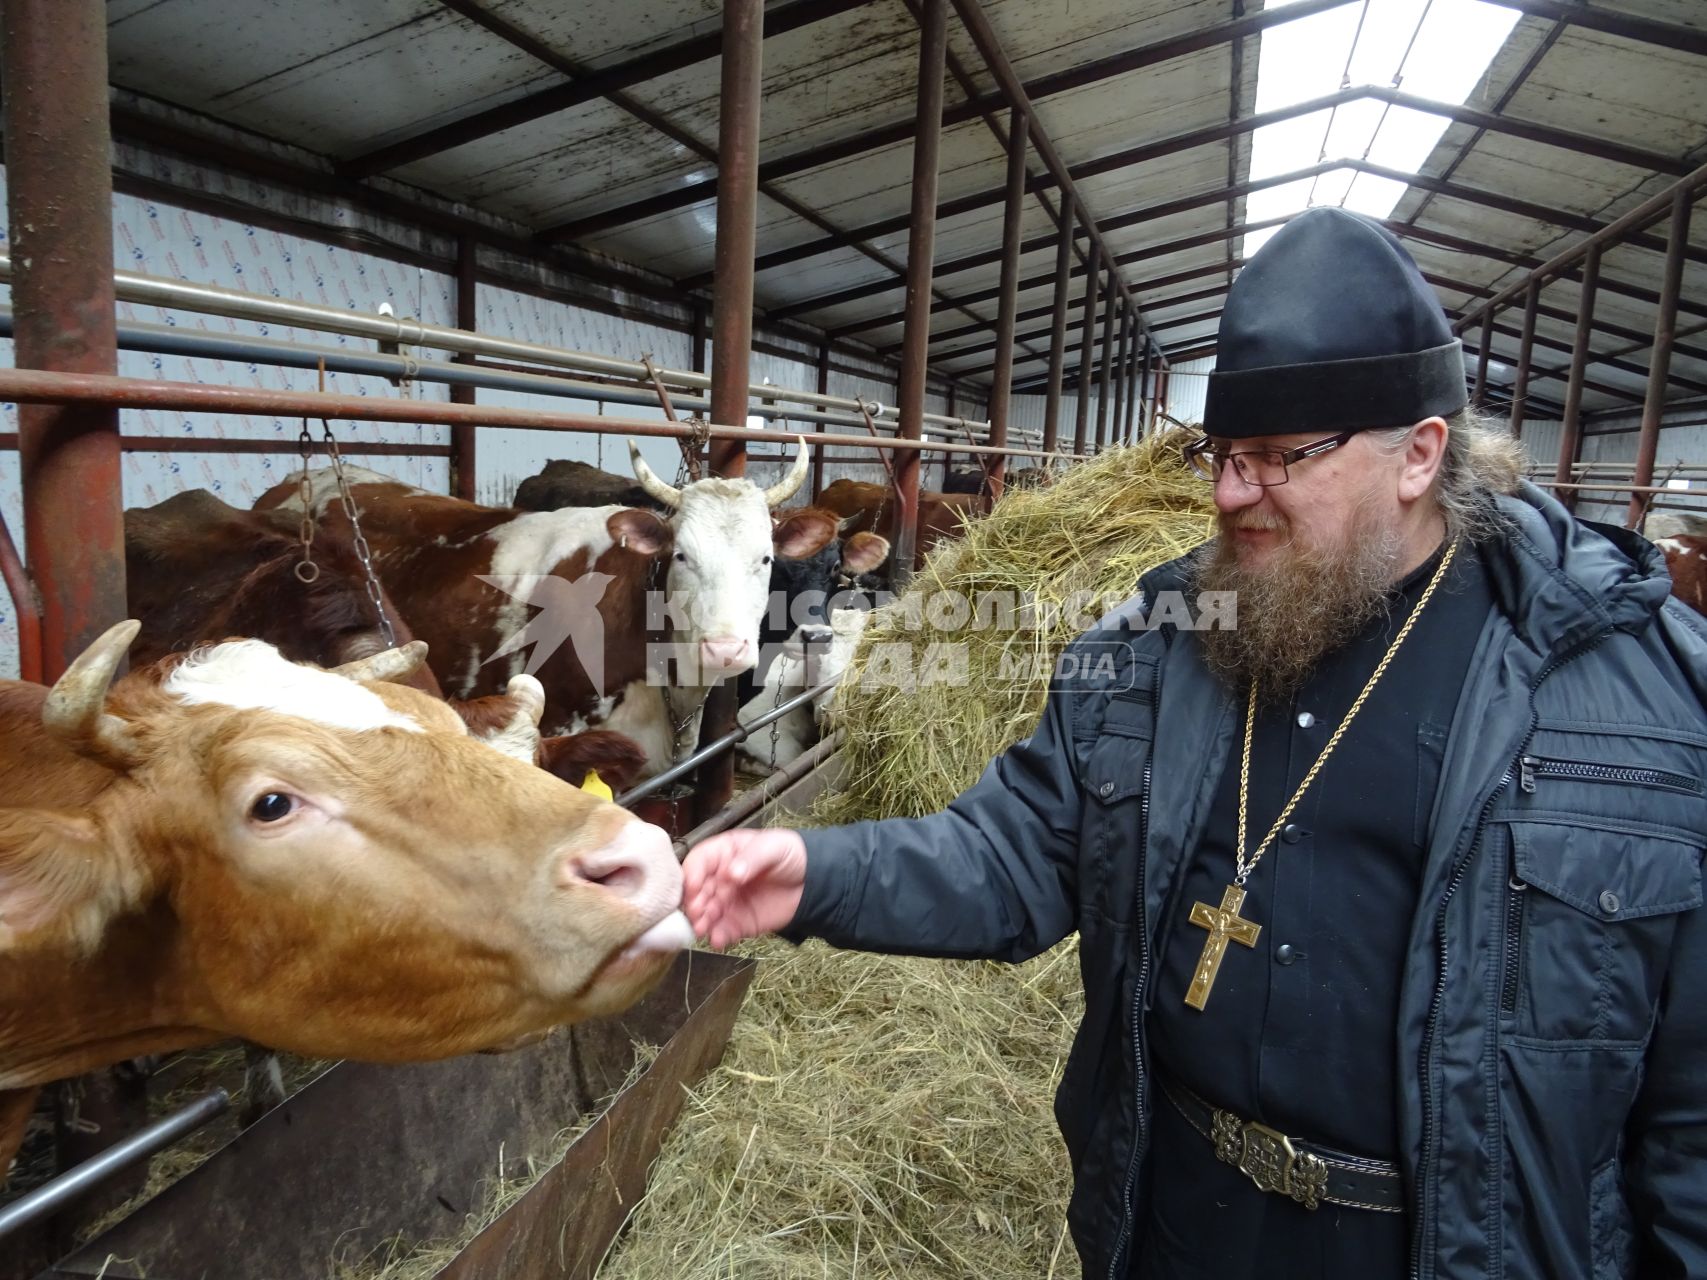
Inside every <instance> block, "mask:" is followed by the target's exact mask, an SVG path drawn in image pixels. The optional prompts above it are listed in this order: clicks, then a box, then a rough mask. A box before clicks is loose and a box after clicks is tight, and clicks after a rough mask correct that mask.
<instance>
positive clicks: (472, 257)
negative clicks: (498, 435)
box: [450, 235, 480, 502]
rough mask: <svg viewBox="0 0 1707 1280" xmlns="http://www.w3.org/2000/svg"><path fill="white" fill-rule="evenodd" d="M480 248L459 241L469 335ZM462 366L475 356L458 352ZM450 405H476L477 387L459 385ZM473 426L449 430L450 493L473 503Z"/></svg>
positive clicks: (462, 314) (460, 317) (463, 325)
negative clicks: (475, 392) (475, 391)
mask: <svg viewBox="0 0 1707 1280" xmlns="http://www.w3.org/2000/svg"><path fill="white" fill-rule="evenodd" d="M478 254H479V247H478V245H477V244H476V243H475V240H474V237H473V236H470V235H461V236H458V237H457V238H456V327H457V328H458V329H467V330H469V331H470V332H472V331H473V330H475V329H476V328H478V327H479V324H480V307H479V304H478V300H479V296H480V280H479V275H478V273H477V266H476V264H477V262H478ZM454 358H455V360H456V361H457V363H459V364H473V363H474V356H473V355H472V354H470V353H469V352H466V351H459V352H458V353H457V354H456V356H455V357H454ZM450 398H451V403H453V404H473V403H474V388H473V387H469V386H464V385H462V384H460V383H459V384H457V385H456V386H453V387H452V388H451V389H450ZM476 430H477V428H476V427H475V426H474V424H473V423H464V424H462V425H460V426H455V427H452V428H451V429H450V491H451V494H452V496H454V497H458V498H462V499H464V500H465V501H468V502H473V501H474V476H475V470H476V459H477V458H478V456H479V454H478V451H477V446H476V443H475V431H476Z"/></svg>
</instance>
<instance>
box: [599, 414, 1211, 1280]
mask: <svg viewBox="0 0 1707 1280" xmlns="http://www.w3.org/2000/svg"><path fill="white" fill-rule="evenodd" d="M1179 442H1180V435H1179V433H1175V434H1173V435H1171V436H1170V437H1166V438H1164V439H1162V440H1160V441H1153V442H1149V443H1147V444H1145V445H1142V446H1138V447H1135V448H1131V449H1123V450H1117V451H1114V452H1112V453H1108V454H1105V455H1103V456H1101V457H1099V458H1097V459H1095V460H1092V461H1089V462H1087V463H1084V464H1082V465H1080V466H1076V467H1074V468H1072V469H1071V470H1070V471H1069V472H1068V473H1067V474H1066V475H1065V476H1063V477H1062V479H1061V480H1060V482H1059V483H1057V484H1056V485H1055V486H1053V487H1051V488H1049V489H1039V490H1031V491H1024V492H1016V493H1013V494H1010V495H1008V496H1005V497H1004V498H1003V499H1002V500H1001V502H999V503H998V504H997V505H996V508H995V510H994V511H993V512H992V513H991V514H990V516H989V517H988V518H987V519H984V520H981V521H979V522H977V523H976V524H974V525H973V526H972V528H971V529H970V530H969V532H968V533H967V535H966V537H965V538H964V539H963V540H961V541H958V542H955V543H945V544H943V545H942V546H941V547H939V548H937V549H936V550H935V551H934V552H933V553H932V555H931V557H930V559H929V560H928V561H927V563H926V566H925V568H924V570H923V572H922V573H921V574H920V575H919V576H918V577H917V578H916V579H915V580H914V585H913V588H912V591H913V592H932V591H937V590H940V589H953V590H956V591H959V592H962V593H964V594H967V595H969V596H974V595H976V594H978V593H979V592H982V591H987V590H1002V589H1012V590H1023V591H1028V592H1031V593H1032V594H1033V595H1034V596H1035V597H1036V598H1038V599H1039V600H1041V601H1043V602H1046V603H1059V602H1061V601H1063V600H1066V599H1068V598H1069V597H1071V596H1072V595H1073V594H1074V593H1075V592H1080V591H1084V592H1087V593H1091V594H1094V595H1096V596H1099V597H1101V596H1106V597H1109V598H1112V599H1124V598H1125V597H1127V596H1129V595H1130V594H1131V593H1132V591H1133V590H1134V589H1135V586H1136V583H1137V580H1138V577H1139V576H1140V575H1141V574H1142V573H1143V572H1144V571H1145V570H1147V569H1149V568H1151V567H1152V566H1153V565H1156V564H1159V563H1161V562H1163V561H1165V560H1168V559H1171V558H1173V557H1174V556H1177V555H1180V554H1182V553H1183V552H1185V551H1187V550H1189V549H1190V548H1191V547H1192V546H1194V545H1196V544H1197V543H1198V542H1200V541H1202V540H1203V539H1204V538H1205V537H1206V536H1208V535H1209V533H1210V531H1211V527H1212V513H1213V508H1212V507H1211V505H1210V502H1209V491H1208V486H1206V485H1204V484H1203V483H1202V482H1201V481H1199V480H1197V479H1195V478H1193V477H1192V476H1191V475H1190V474H1189V473H1188V472H1187V471H1186V470H1185V467H1184V464H1183V463H1182V462H1181V461H1180V460H1179V451H1178V447H1179ZM910 594H911V593H910ZM905 603H906V602H905V599H903V601H900V602H897V604H896V605H893V606H888V610H889V611H897V610H899V609H901V608H903V607H904V606H905ZM874 621H876V619H874ZM1076 630H1077V628H1075V627H1074V626H1073V625H1072V620H1071V619H1067V618H1062V619H1061V620H1060V621H1059V622H1058V623H1057V624H1056V625H1053V626H1051V627H1049V628H1046V629H1044V630H1041V631H1036V632H1031V633H1024V632H1018V633H1016V632H1005V631H998V630H995V629H986V630H983V631H973V632H967V633H960V632H957V633H956V634H955V636H954V639H956V640H964V641H965V642H966V644H967V646H968V649H969V669H970V673H971V676H972V683H971V684H970V685H959V686H951V685H948V684H944V685H941V686H931V685H925V686H920V687H915V688H913V689H910V690H909V689H905V688H899V687H894V686H884V685H876V686H873V687H862V686H861V684H860V680H859V676H858V673H859V671H860V670H861V667H860V664H861V663H862V662H863V661H865V660H866V659H867V658H868V656H869V655H868V649H869V646H870V645H871V644H872V643H873V642H874V641H878V640H882V641H887V642H894V641H896V640H906V641H908V642H910V643H911V644H913V646H914V647H915V651H916V652H918V653H922V652H923V650H924V649H925V648H926V647H927V646H928V645H929V644H930V643H932V642H933V641H934V640H938V639H941V638H942V636H941V633H940V630H938V629H932V628H928V627H927V628H926V629H924V630H922V631H917V632H905V631H895V630H893V629H892V630H891V631H889V632H887V633H885V632H884V631H882V630H881V629H880V630H878V631H875V632H874V631H872V630H869V629H868V631H867V633H866V637H865V639H864V641H862V644H861V651H860V655H859V656H858V657H856V659H855V667H854V668H853V669H851V670H850V672H849V675H848V677H847V678H846V682H845V683H844V685H843V692H842V694H841V695H840V696H839V699H838V710H837V714H836V717H835V718H836V723H837V724H838V725H839V726H840V727H842V728H843V729H844V730H845V731H846V733H847V739H848V740H847V745H846V746H845V747H844V748H843V752H842V755H843V756H844V757H845V758H847V760H848V761H849V764H850V766H851V767H850V769H849V771H848V778H847V786H846V790H845V791H843V792H842V793H840V794H837V795H834V796H830V797H827V798H826V800H825V801H824V802H821V803H820V805H819V806H818V808H817V810H815V812H814V815H813V821H814V822H817V821H823V822H836V821H850V820H853V819H855V818H881V817H889V816H893V815H899V814H920V813H928V812H932V811H935V810H936V809H939V808H940V807H941V806H942V805H943V804H945V803H946V802H947V801H948V800H950V799H952V798H953V797H954V796H955V795H956V794H957V793H958V792H959V791H961V790H962V789H963V788H964V787H965V786H966V785H967V784H968V783H970V782H971V781H973V780H974V779H975V778H976V777H977V775H978V773H979V772H980V771H981V770H982V768H983V767H984V765H985V764H986V763H987V762H988V761H989V759H990V758H991V757H992V756H994V755H996V754H997V753H998V752H1000V751H1001V750H1002V749H1003V748H1005V747H1007V746H1009V745H1010V744H1012V743H1013V742H1014V741H1015V740H1017V739H1018V738H1019V737H1021V736H1023V735H1024V734H1026V733H1027V732H1029V731H1030V729H1031V727H1032V725H1033V724H1034V722H1035V721H1036V718H1037V714H1038V712H1039V710H1040V709H1041V706H1042V701H1043V696H1044V685H1043V683H1042V681H1041V680H1038V681H1034V682H1031V683H1022V684H1018V685H1015V684H1008V685H1006V686H1004V687H994V682H990V683H991V686H992V687H981V686H980V685H979V683H978V679H979V676H980V674H981V673H988V672H993V671H996V670H998V669H999V667H1000V664H1001V661H1002V653H1003V651H1004V650H1007V649H1009V647H1010V646H1012V647H1017V648H1019V649H1022V650H1026V651H1027V652H1029V651H1031V650H1032V649H1035V650H1038V651H1042V652H1044V653H1046V654H1047V655H1048V657H1050V658H1053V656H1054V655H1055V654H1057V653H1059V652H1060V650H1061V649H1062V648H1063V647H1064V646H1065V645H1066V643H1067V642H1068V641H1069V640H1071V639H1072V637H1073V635H1074V634H1076ZM1045 666H1047V663H1046V664H1045ZM1076 944H1077V940H1076V939H1074V938H1070V939H1068V940H1067V941H1065V942H1063V943H1062V944H1061V945H1060V946H1058V947H1056V948H1054V949H1053V950H1051V951H1050V952H1048V953H1047V954H1045V955H1042V956H1039V957H1037V958H1036V959H1034V960H1032V961H1030V962H1028V963H1026V964H1023V965H1019V966H1009V965H1003V964H996V963H956V962H946V961H940V960H919V959H911V958H901V957H890V956H873V955H863V954H859V953H854V952H841V951H836V950H833V949H831V948H829V947H827V946H824V945H822V944H819V943H816V942H814V943H808V944H807V945H805V946H803V947H800V948H794V947H792V946H790V945H788V944H787V943H783V942H780V941H777V940H775V939H764V940H759V941H755V942H753V943H750V944H747V945H746V946H744V947H742V948H740V950H741V951H742V952H744V953H745V954H748V955H752V956H755V957H757V958H758V959H759V960H760V966H759V970H758V973H757V975H756V977H755V979H754V983H753V987H752V989H751V991H750V993H749V995H748V997H747V1001H746V1004H745V1005H744V1006H743V1009H742V1012H741V1016H740V1019H739V1020H738V1021H737V1023H736V1026H735V1029H734V1032H733V1034H732V1036H731V1038H730V1042H729V1047H728V1050H727V1052H726V1053H725V1055H724V1059H723V1063H722V1065H721V1067H720V1068H718V1069H717V1070H715V1071H713V1072H712V1073H711V1074H710V1075H708V1076H707V1077H706V1078H705V1079H704V1080H703V1081H702V1082H701V1083H700V1084H699V1086H698V1087H697V1088H696V1089H694V1090H693V1091H692V1093H691V1096H690V1098H689V1100H688V1103H687V1107H686V1109H685V1110H684V1112H683V1114H682V1118H681V1120H680V1121H679V1122H678V1123H677V1125H676V1128H675V1130H674V1132H673V1134H672V1135H671V1137H670V1138H669V1140H668V1142H667V1145H666V1146H665V1149H664V1151H663V1153H662V1155H661V1156H660V1158H659V1161H658V1163H657V1164H656V1165H655V1166H654V1168H653V1171H652V1177H651V1183H650V1190H649V1191H648V1194H647V1197H646V1199H645V1200H643V1201H642V1202H641V1204H640V1205H639V1207H638V1208H637V1210H636V1212H635V1215H634V1218H633V1219H632V1221H631V1222H630V1224H629V1230H628V1231H627V1233H626V1234H625V1235H624V1236H623V1237H622V1239H621V1240H620V1241H619V1244H618V1246H617V1248H616V1250H615V1251H614V1252H613V1254H612V1256H611V1257H610V1258H609V1259H607V1261H606V1263H605V1264H604V1265H603V1266H602V1267H601V1268H600V1270H599V1273H598V1274H599V1276H600V1277H601V1280H716V1278H722V1277H741V1280H808V1278H809V1277H810V1278H813V1280H822V1277H825V1276H858V1277H872V1278H874V1280H875V1278H877V1277H902V1276H905V1277H909V1278H918V1277H924V1278H927V1280H934V1278H936V1277H943V1278H945V1280H946V1278H947V1277H968V1276H976V1277H978V1278H979V1280H1021V1278H1022V1277H1023V1278H1024V1280H1036V1278H1037V1277H1055V1276H1067V1275H1076V1274H1077V1273H1078V1269H1079V1262H1078V1258H1077V1255H1076V1253H1075V1252H1074V1250H1073V1247H1072V1244H1071V1242H1070V1240H1068V1238H1067V1236H1066V1231H1065V1217H1064V1215H1065V1208H1066V1201H1067V1195H1068V1190H1069V1174H1068V1169H1067V1162H1066V1154H1065V1151H1064V1150H1063V1148H1062V1145H1061V1139H1060V1135H1059V1132H1058V1131H1057V1129H1056V1126H1055V1121H1054V1116H1053V1113H1052V1103H1053V1099H1054V1092H1055V1088H1056V1086H1057V1084H1058V1083H1059V1080H1060V1075H1061V1070H1062V1068H1063V1066H1064V1064H1065V1061H1066V1055H1067V1050H1068V1047H1069V1045H1070V1043H1071V1039H1072V1033H1073V1030H1074V1028H1075V1027H1076V1026H1077V1024H1078V1020H1079V1018H1080V1016H1081V1015H1082V1013H1083V995H1082V991H1081V988H1080V985H1079V974H1078V952H1077V945H1076Z"/></svg>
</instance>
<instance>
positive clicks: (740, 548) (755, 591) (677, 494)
mask: <svg viewBox="0 0 1707 1280" xmlns="http://www.w3.org/2000/svg"><path fill="white" fill-rule="evenodd" d="M797 438H799V439H800V452H799V453H798V454H796V455H795V458H794V465H793V466H792V467H791V468H790V469H789V472H788V474H787V475H786V476H784V477H783V478H782V479H781V480H780V481H778V482H777V483H776V484H774V485H772V486H771V487H770V488H768V489H761V488H759V487H758V486H757V485H755V484H754V483H753V482H752V481H750V480H741V479H734V480H728V479H720V478H711V479H705V480H698V481H695V482H694V483H693V484H690V485H687V486H685V487H683V488H680V489H677V488H675V487H674V486H672V485H668V484H665V483H664V482H663V481H662V480H660V479H658V477H657V476H656V475H654V474H653V473H652V469H651V468H650V467H648V466H647V465H646V463H645V462H644V461H643V460H642V459H641V457H640V450H639V447H638V446H636V445H635V444H634V442H633V441H630V442H629V446H628V447H629V452H630V454H631V456H632V457H633V460H634V475H635V478H636V479H638V480H639V481H640V483H641V484H642V485H643V486H644V487H645V489H646V491H647V492H648V493H649V494H651V495H652V496H653V497H654V498H656V499H658V500H659V501H660V502H662V503H664V504H665V505H667V506H668V507H669V508H670V509H671V512H672V514H671V515H670V517H669V519H668V521H667V522H660V521H658V520H657V519H656V518H655V517H653V516H651V515H649V514H648V513H646V512H640V511H624V512H619V513H617V514H616V515H615V516H613V517H611V519H612V521H613V522H614V523H613V526H612V532H613V533H614V534H616V535H617V536H618V537H619V538H623V539H627V540H628V544H629V545H630V546H635V545H637V544H636V542H635V538H636V537H641V538H643V539H645V540H644V541H642V542H641V543H639V544H638V545H639V546H640V547H641V549H645V548H646V547H648V546H656V547H657V548H658V550H659V551H660V552H661V553H664V554H667V555H668V557H669V560H668V571H667V573H666V574H665V575H663V581H662V584H661V585H662V588H663V590H664V592H665V595H666V597H667V599H668V601H669V604H668V609H669V615H670V619H671V624H672V628H673V630H674V632H675V634H676V636H677V637H678V639H679V640H681V641H683V642H686V643H688V644H692V645H695V646H697V651H698V658H699V665H700V670H701V671H702V672H703V673H704V674H705V676H706V677H708V678H707V680H706V683H712V682H714V681H716V680H718V679H722V678H724V677H726V676H732V675H737V674H739V673H740V672H742V671H746V670H748V669H750V668H751V667H752V665H753V664H754V662H755V661H757V659H758V648H759V622H760V619H761V618H762V617H763V615H764V613H765V605H766V596H767V594H768V592H769V590H770V581H771V564H772V562H773V561H774V560H776V559H778V558H780V559H784V560H798V559H801V558H802V557H805V556H810V555H812V554H814V553H816V552H817V551H819V550H821V549H822V548H823V546H824V545H825V544H826V543H827V542H829V541H830V539H832V538H833V537H835V535H836V519H835V517H834V516H832V515H829V514H828V513H826V512H822V511H816V510H814V509H812V508H806V509H805V510H802V511H797V512H792V513H790V514H789V515H788V516H787V517H786V518H784V519H781V520H776V521H773V520H772V518H771V509H772V508H774V507H776V506H778V505H780V504H781V503H783V502H786V501H787V500H788V499H789V498H791V497H793V496H794V493H795V492H796V491H797V490H798V489H799V488H800V486H801V485H802V484H803V483H804V482H805V480H806V472H807V467H808V465H809V463H810V454H809V451H808V449H807V447H806V441H805V439H804V438H800V437H797Z"/></svg>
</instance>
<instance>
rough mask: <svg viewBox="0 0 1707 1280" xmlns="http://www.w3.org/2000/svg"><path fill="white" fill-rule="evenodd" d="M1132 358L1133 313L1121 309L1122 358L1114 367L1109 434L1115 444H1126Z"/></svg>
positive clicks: (1123, 308)
mask: <svg viewBox="0 0 1707 1280" xmlns="http://www.w3.org/2000/svg"><path fill="white" fill-rule="evenodd" d="M1131 358H1132V312H1131V311H1129V310H1127V309H1126V308H1125V307H1122V308H1121V309H1120V358H1119V359H1118V360H1116V361H1115V365H1114V418H1113V425H1112V426H1111V427H1110V428H1109V432H1110V435H1111V438H1112V440H1113V443H1115V444H1117V445H1122V444H1125V443H1126V366H1127V362H1128V361H1129V360H1130V359H1131Z"/></svg>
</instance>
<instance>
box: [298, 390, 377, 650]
mask: <svg viewBox="0 0 1707 1280" xmlns="http://www.w3.org/2000/svg"><path fill="white" fill-rule="evenodd" d="M320 426H321V428H322V429H323V434H322V437H321V439H322V442H323V443H324V444H325V446H326V454H327V456H328V457H330V458H331V460H332V475H333V477H334V478H335V479H336V480H337V482H338V501H339V502H340V503H341V504H342V505H343V508H344V517H345V519H347V520H348V521H349V522H350V539H351V541H352V542H353V543H354V544H355V548H356V558H357V559H358V560H360V561H361V562H362V573H363V575H364V576H365V577H366V580H367V581H366V586H367V597H368V600H369V601H371V602H372V604H373V611H374V613H375V615H376V616H377V617H378V618H379V629H380V632H381V634H383V635H384V636H385V647H386V648H387V649H395V648H396V647H397V633H396V632H395V631H393V630H392V628H391V617H390V615H389V614H387V613H386V611H385V603H384V597H383V594H382V592H381V591H380V587H379V575H378V574H376V573H374V571H373V553H372V551H371V550H369V548H368V544H367V537H366V535H364V534H363V533H362V522H361V517H360V515H359V513H358V512H357V510H356V502H355V499H354V498H353V497H351V496H350V480H349V477H348V476H347V475H346V474H345V473H344V458H343V455H342V454H340V453H339V452H338V441H337V440H336V439H335V438H334V437H333V435H332V424H331V423H330V422H328V421H327V420H326V419H325V418H322V419H320ZM302 433H303V435H305V436H306V435H307V434H308V424H307V420H306V419H305V420H304V422H303V428H302Z"/></svg>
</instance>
